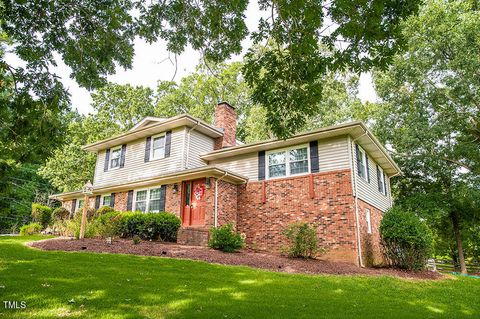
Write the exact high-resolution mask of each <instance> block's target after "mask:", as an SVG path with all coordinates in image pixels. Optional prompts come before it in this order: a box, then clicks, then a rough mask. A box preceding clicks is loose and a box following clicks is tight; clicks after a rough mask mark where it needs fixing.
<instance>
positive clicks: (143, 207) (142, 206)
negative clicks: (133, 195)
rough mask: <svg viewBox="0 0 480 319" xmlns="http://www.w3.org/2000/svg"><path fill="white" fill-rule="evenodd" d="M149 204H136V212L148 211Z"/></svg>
mask: <svg viewBox="0 0 480 319" xmlns="http://www.w3.org/2000/svg"><path fill="white" fill-rule="evenodd" d="M146 206H147V203H146V202H136V203H135V210H139V211H141V212H144V211H145V210H146Z"/></svg>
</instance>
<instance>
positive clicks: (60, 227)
mask: <svg viewBox="0 0 480 319" xmlns="http://www.w3.org/2000/svg"><path fill="white" fill-rule="evenodd" d="M73 223H74V222H73V221H71V220H67V219H57V220H55V221H54V222H53V225H52V229H53V233H54V234H55V235H59V236H63V237H73V236H74V235H75V233H74V232H73V230H72V229H74V227H73Z"/></svg>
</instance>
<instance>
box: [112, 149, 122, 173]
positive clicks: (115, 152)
mask: <svg viewBox="0 0 480 319" xmlns="http://www.w3.org/2000/svg"><path fill="white" fill-rule="evenodd" d="M121 154H122V147H121V146H119V147H117V148H114V149H112V152H111V154H110V169H113V168H118V167H120V156H121Z"/></svg>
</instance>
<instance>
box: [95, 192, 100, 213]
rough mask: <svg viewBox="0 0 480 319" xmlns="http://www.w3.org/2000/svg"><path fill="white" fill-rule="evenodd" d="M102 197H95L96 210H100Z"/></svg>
mask: <svg viewBox="0 0 480 319" xmlns="http://www.w3.org/2000/svg"><path fill="white" fill-rule="evenodd" d="M100 197H101V196H100V195H97V196H95V210H97V209H99V208H100Z"/></svg>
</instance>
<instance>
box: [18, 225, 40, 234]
mask: <svg viewBox="0 0 480 319" xmlns="http://www.w3.org/2000/svg"><path fill="white" fill-rule="evenodd" d="M41 231H42V225H40V224H39V223H30V224H27V225H23V226H22V227H20V236H27V235H28V236H30V235H35V234H39V233H40V232H41Z"/></svg>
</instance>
